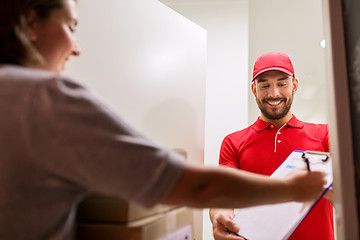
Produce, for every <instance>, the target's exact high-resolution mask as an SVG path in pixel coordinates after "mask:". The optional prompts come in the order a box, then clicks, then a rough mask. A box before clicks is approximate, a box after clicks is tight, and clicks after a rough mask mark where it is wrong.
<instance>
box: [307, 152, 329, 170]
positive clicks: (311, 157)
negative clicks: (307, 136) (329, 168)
mask: <svg viewBox="0 0 360 240" xmlns="http://www.w3.org/2000/svg"><path fill="white" fill-rule="evenodd" d="M316 155H319V156H318V157H317V156H316ZM301 158H302V159H303V160H304V162H305V164H306V167H307V170H308V171H310V163H311V164H317V163H321V162H327V161H328V160H329V158H330V153H326V152H315V151H305V152H303V154H302V155H301ZM319 158H320V160H321V161H319Z"/></svg>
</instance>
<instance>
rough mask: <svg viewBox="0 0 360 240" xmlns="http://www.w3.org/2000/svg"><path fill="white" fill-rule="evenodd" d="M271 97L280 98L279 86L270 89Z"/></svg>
mask: <svg viewBox="0 0 360 240" xmlns="http://www.w3.org/2000/svg"><path fill="white" fill-rule="evenodd" d="M269 95H270V96H269V97H271V98H277V97H279V96H280V91H279V88H278V87H277V86H272V87H270V92H269Z"/></svg>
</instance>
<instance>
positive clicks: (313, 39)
mask: <svg viewBox="0 0 360 240" xmlns="http://www.w3.org/2000/svg"><path fill="white" fill-rule="evenodd" d="M323 39H324V27H323V15H322V5H321V0H301V1H299V0H271V1H268V0H251V1H249V78H251V76H252V70H253V69H252V68H253V64H254V62H255V60H256V58H257V57H258V56H259V55H260V54H262V53H264V52H268V51H280V52H285V53H287V54H288V55H289V56H290V58H291V60H292V62H293V65H294V68H295V76H296V77H297V78H298V79H299V90H298V91H297V93H296V94H295V100H294V103H293V107H292V112H293V113H294V114H295V115H296V116H297V117H298V118H299V119H301V120H303V121H307V122H315V123H327V122H328V111H327V105H328V103H327V92H326V77H325V49H324V48H322V47H320V41H321V40H323ZM249 97H250V98H249V123H253V122H254V121H255V120H256V118H257V117H258V116H259V115H260V111H259V109H258V107H257V105H256V101H255V98H254V97H253V95H252V93H250V90H249Z"/></svg>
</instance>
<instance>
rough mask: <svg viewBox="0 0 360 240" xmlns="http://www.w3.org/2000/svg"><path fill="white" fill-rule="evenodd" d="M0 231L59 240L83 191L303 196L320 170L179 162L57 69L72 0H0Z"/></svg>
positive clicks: (248, 200)
mask: <svg viewBox="0 0 360 240" xmlns="http://www.w3.org/2000/svg"><path fill="white" fill-rule="evenodd" d="M0 18H2V19H0V20H1V21H0V22H1V24H2V25H1V27H0V39H1V40H0V62H1V65H0V113H1V117H0V126H1V127H2V131H1V134H0V143H1V144H0V150H1V155H2V157H1V161H0V171H1V173H0V226H1V228H0V239H66V238H68V237H69V229H70V226H71V224H72V223H73V213H74V209H75V208H76V204H77V203H78V202H79V201H80V200H81V199H83V198H84V197H85V196H86V195H87V194H88V193H89V192H97V193H100V194H107V195H111V196H116V197H121V198H124V199H127V200H132V201H136V202H138V203H140V204H142V205H145V206H152V205H154V204H156V203H165V204H185V205H188V206H193V207H245V206H252V205H256V204H266V203H276V202H284V201H304V200H309V199H313V198H315V197H317V196H318V195H319V194H320V192H321V191H322V186H323V184H324V174H323V173H320V172H311V173H308V172H306V171H299V172H297V173H296V174H294V175H293V176H292V177H289V178H286V179H284V180H275V179H269V178H267V177H263V176H258V175H255V174H250V173H244V172H241V171H233V170H227V169H223V168H210V167H208V168H206V167H200V166H193V165H190V164H185V163H184V162H183V160H182V159H181V157H180V156H178V155H176V154H174V153H172V152H171V151H169V150H167V149H165V148H163V147H161V146H159V145H157V144H155V143H154V142H152V141H151V140H149V139H147V138H145V137H144V136H142V135H141V134H140V133H138V132H136V131H135V130H134V129H133V128H131V127H130V126H129V125H128V124H127V123H125V122H124V121H123V120H122V119H121V118H120V117H119V116H117V115H116V114H115V113H114V112H113V111H112V110H111V109H110V108H109V107H107V106H106V105H104V104H103V103H102V102H101V101H99V99H98V98H97V97H96V96H95V95H94V94H92V93H91V92H90V91H89V90H87V89H85V88H84V87H82V86H80V85H79V84H77V83H76V82H74V81H72V80H71V79H68V78H65V77H62V76H61V75H60V74H61V72H62V71H63V70H64V67H65V63H66V61H67V60H68V58H69V57H70V56H78V55H79V54H80V48H79V46H78V44H77V41H76V38H75V36H74V31H75V28H76V24H77V12H76V2H75V1H74V0H6V1H5V2H4V3H3V4H2V8H1V10H0Z"/></svg>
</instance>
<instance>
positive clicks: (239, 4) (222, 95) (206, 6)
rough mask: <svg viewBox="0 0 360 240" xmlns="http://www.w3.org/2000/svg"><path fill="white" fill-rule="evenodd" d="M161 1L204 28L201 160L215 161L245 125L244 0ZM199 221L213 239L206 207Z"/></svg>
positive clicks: (246, 83) (246, 49)
mask: <svg viewBox="0 0 360 240" xmlns="http://www.w3.org/2000/svg"><path fill="white" fill-rule="evenodd" d="M161 2H163V3H165V4H167V5H168V6H170V7H171V8H173V9H174V10H176V11H177V12H179V13H181V14H182V15H184V16H185V17H187V18H189V19H190V20H192V21H194V22H195V23H197V24H199V25H200V26H201V27H203V28H205V29H206V30H207V33H208V34H207V35H208V41H207V43H208V48H207V52H208V58H207V61H208V65H207V78H206V118H205V160H204V163H205V164H206V165H218V161H219V159H218V157H219V148H220V144H221V141H222V139H223V138H224V137H225V135H227V134H229V133H231V132H234V131H236V130H239V129H242V128H244V127H246V126H247V111H248V109H247V104H248V101H247V99H248V93H247V89H248V87H249V86H248V72H247V69H248V1H247V0H181V1H178V0H161ZM203 221H204V223H203V239H204V240H209V239H213V237H212V225H211V222H210V220H209V213H208V209H206V210H204V213H203ZM197 239H198V240H200V238H199V237H198V236H197Z"/></svg>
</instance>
